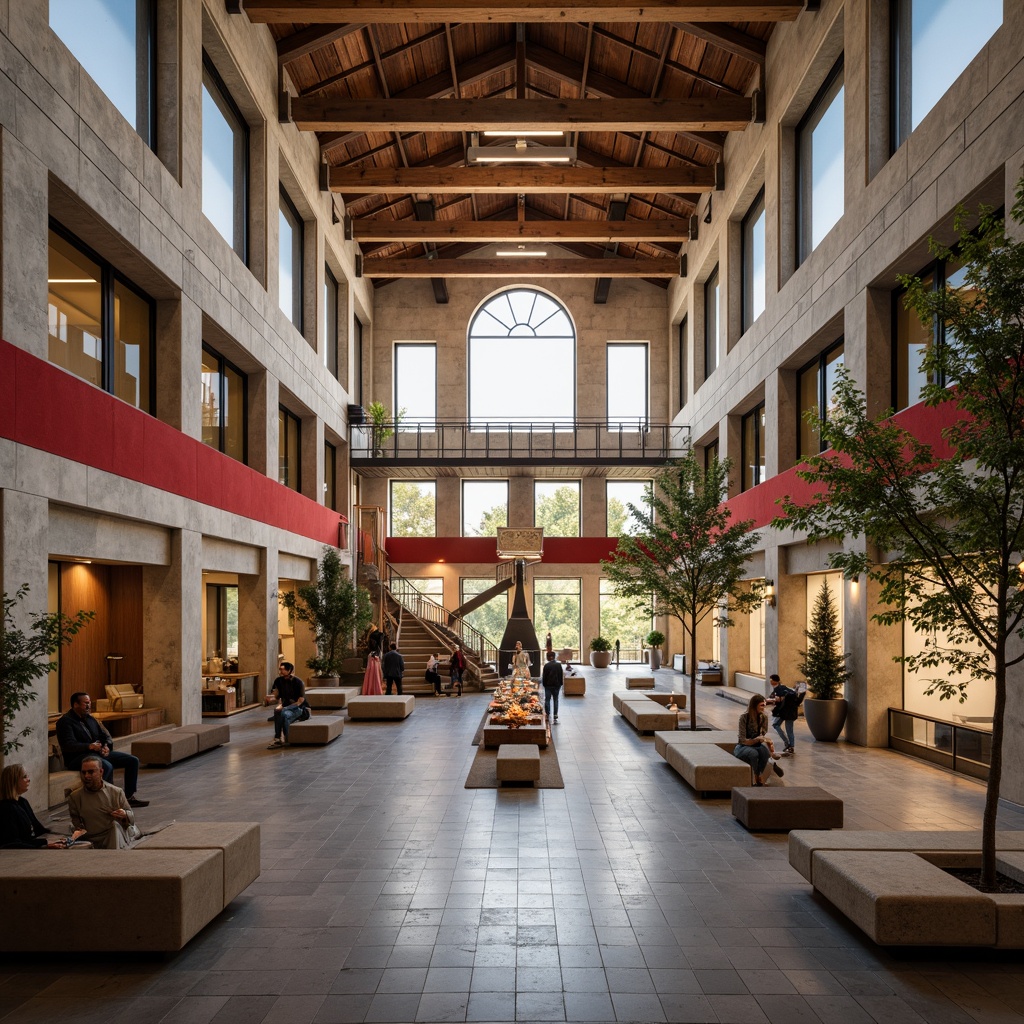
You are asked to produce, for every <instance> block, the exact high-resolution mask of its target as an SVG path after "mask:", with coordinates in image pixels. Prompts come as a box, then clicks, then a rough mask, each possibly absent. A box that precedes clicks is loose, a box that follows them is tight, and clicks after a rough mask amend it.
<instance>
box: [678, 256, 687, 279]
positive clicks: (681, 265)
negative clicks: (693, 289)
mask: <svg viewBox="0 0 1024 1024" xmlns="http://www.w3.org/2000/svg"><path fill="white" fill-rule="evenodd" d="M679 276H680V277H682V278H685V277H686V253H685V252H684V253H682V254H681V255H680V257H679Z"/></svg>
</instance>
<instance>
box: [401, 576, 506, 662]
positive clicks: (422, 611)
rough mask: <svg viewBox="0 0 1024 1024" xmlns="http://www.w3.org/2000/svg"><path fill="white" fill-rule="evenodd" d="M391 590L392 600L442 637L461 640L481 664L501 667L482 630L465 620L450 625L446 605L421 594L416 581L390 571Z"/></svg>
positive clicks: (495, 647)
mask: <svg viewBox="0 0 1024 1024" xmlns="http://www.w3.org/2000/svg"><path fill="white" fill-rule="evenodd" d="M388 589H389V590H390V591H391V596H392V597H393V598H394V599H395V600H396V601H397V602H398V603H399V604H400V605H401V606H402V607H403V608H405V609H407V610H408V611H410V612H412V614H413V615H415V616H417V618H419V619H422V620H423V621H424V622H426V623H429V624H430V625H431V626H434V627H435V628H436V630H438V631H439V632H440V633H441V634H442V635H445V636H449V637H451V638H452V639H453V640H458V641H459V643H460V644H461V645H462V649H463V650H464V651H468V652H469V653H471V654H473V655H475V656H476V657H477V658H478V659H479V661H480V662H481V664H490V665H497V663H498V649H497V645H496V644H495V643H494V642H493V641H492V640H490V639H488V638H487V637H486V636H484V634H483V633H481V632H480V630H478V629H475V628H474V627H473V626H471V625H470V624H469V623H468V622H467V621H466V620H465V619H460V618H456V619H453V620H452V621H451V622H449V621H448V612H447V611H446V610H445V607H444V605H442V604H439V603H438V602H437V601H435V600H433V598H430V597H427V595H426V594H422V593H420V591H418V590H417V589H416V585H415V584H414V583H413V581H412V580H410V579H407V578H406V577H405V576H403V575H402V574H401V573H398V572H395V570H394V569H391V568H390V567H389V569H388Z"/></svg>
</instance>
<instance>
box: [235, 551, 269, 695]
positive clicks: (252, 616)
mask: <svg viewBox="0 0 1024 1024" xmlns="http://www.w3.org/2000/svg"><path fill="white" fill-rule="evenodd" d="M277 565H278V552H277V548H265V549H264V550H263V551H262V552H261V553H260V571H259V573H258V574H257V575H255V576H249V575H244V576H243V575H239V577H238V666H239V668H240V669H241V670H242V671H243V672H259V674H260V680H259V686H258V687H257V693H259V694H263V693H267V692H268V690H269V688H270V684H271V683H272V682H273V681H274V679H275V678H276V677H277V622H278V602H277Z"/></svg>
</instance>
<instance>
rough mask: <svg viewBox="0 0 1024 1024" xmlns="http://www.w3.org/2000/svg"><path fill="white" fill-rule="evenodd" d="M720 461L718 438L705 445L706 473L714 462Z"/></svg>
mask: <svg viewBox="0 0 1024 1024" xmlns="http://www.w3.org/2000/svg"><path fill="white" fill-rule="evenodd" d="M717 461H718V439H717V438H716V439H715V440H714V441H712V442H711V443H710V444H706V445H705V446H704V472H705V473H706V472H707V471H708V470H709V469H710V468H711V466H712V464H713V463H715V462H717Z"/></svg>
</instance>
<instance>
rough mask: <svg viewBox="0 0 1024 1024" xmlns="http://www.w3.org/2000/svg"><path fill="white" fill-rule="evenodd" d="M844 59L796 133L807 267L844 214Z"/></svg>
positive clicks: (800, 235)
mask: <svg viewBox="0 0 1024 1024" xmlns="http://www.w3.org/2000/svg"><path fill="white" fill-rule="evenodd" d="M843 109H844V105H843V59H842V57H840V58H839V60H838V61H837V62H836V65H835V67H834V68H833V69H832V71H831V72H830V73H829V76H828V78H827V79H826V80H825V84H824V85H823V86H822V87H821V89H820V90H819V92H818V95H817V96H815V98H814V102H813V103H812V104H811V107H810V109H809V110H808V111H807V113H806V114H805V115H804V118H803V120H802V121H801V122H800V124H799V125H797V129H796V159H797V190H798V195H797V235H798V239H799V251H800V252H799V254H800V262H801V263H802V262H803V261H804V260H805V259H806V258H807V257H808V256H809V255H810V254H811V252H812V251H813V250H814V249H815V248H816V247H817V245H818V243H819V242H821V240H822V239H823V238H824V237H825V236H826V235H827V234H828V233H829V231H831V230H832V227H833V226H834V225H835V223H836V222H837V221H838V220H839V218H840V217H841V216H842V215H843V209H844V203H845V201H844V195H843V190H844V188H845V180H846V179H845V174H844V159H845V155H844V154H845V143H844V138H843V130H844V123H843V122H844V119H843Z"/></svg>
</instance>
